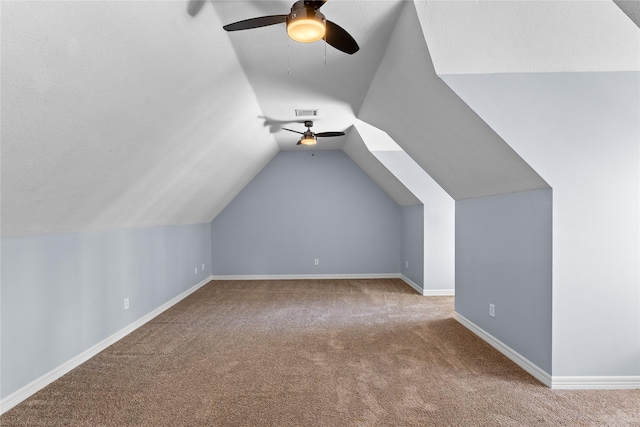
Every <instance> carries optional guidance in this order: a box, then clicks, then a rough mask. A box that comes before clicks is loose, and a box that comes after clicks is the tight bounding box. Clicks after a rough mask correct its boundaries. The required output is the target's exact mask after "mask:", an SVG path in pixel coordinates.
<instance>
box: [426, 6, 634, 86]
mask: <svg viewBox="0 0 640 427" xmlns="http://www.w3.org/2000/svg"><path fill="white" fill-rule="evenodd" d="M634 3H636V5H637V4H640V2H638V1H634ZM415 4H416V9H417V11H418V16H419V18H420V22H421V24H422V29H423V31H424V35H425V39H426V40H427V43H428V45H429V50H430V52H431V58H432V59H433V62H434V65H435V68H436V71H437V73H438V74H480V73H521V72H558V71H636V70H639V69H640V58H639V57H638V47H639V44H640V31H639V29H638V27H637V26H636V25H635V24H634V23H633V21H632V20H630V19H629V17H627V16H626V15H625V13H624V12H623V11H622V10H621V9H620V8H619V7H618V6H616V4H615V3H613V2H612V1H611V0H588V1H585V0H553V1H543V0H540V1H531V0H504V1H417V2H416V3H415ZM623 6H624V7H625V8H627V9H628V10H629V11H632V10H634V7H633V6H632V5H627V4H623Z"/></svg>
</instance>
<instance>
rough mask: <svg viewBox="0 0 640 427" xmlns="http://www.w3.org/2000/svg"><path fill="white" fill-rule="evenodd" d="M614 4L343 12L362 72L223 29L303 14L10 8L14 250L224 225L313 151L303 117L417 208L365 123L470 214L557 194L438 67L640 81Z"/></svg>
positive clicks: (6, 56)
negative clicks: (76, 237) (244, 192)
mask: <svg viewBox="0 0 640 427" xmlns="http://www.w3.org/2000/svg"><path fill="white" fill-rule="evenodd" d="M606 1H607V3H606V4H608V5H609V6H612V7H613V8H611V7H608V6H606V4H605V5H604V6H603V4H596V5H591V4H586V3H589V2H573V3H575V4H568V3H567V4H565V3H566V2H561V3H563V4H561V5H549V4H547V3H554V2H542V1H540V2H539V1H531V2H519V1H518V2H449V1H445V2H435V1H434V2H423V1H418V2H416V5H417V9H416V7H414V4H413V2H411V1H402V0H380V1H377V0H374V1H370V0H348V1H344V0H331V1H329V2H328V3H327V4H326V5H325V6H323V12H324V14H325V15H326V16H327V18H328V19H330V20H332V21H334V22H336V23H337V24H339V25H340V26H342V27H343V28H345V29H346V30H347V31H348V32H350V33H351V34H352V35H353V37H354V38H355V39H356V40H357V41H358V43H359V45H360V47H361V50H360V51H359V52H357V53H356V54H355V55H352V56H350V55H346V54H344V53H341V52H339V51H336V50H335V49H333V48H332V47H330V46H325V45H324V43H323V42H318V43H314V44H310V45H302V44H298V43H295V42H292V41H289V39H288V38H287V36H286V34H285V29H284V26H283V25H280V26H272V27H265V28H261V29H256V30H249V31H239V32H234V33H227V32H225V31H224V30H223V29H222V26H223V25H224V24H227V23H230V22H234V21H237V20H241V19H246V18H251V17H256V16H263V15H268V14H285V13H287V12H288V11H289V9H290V7H291V4H292V3H293V0H292V1H284V0H282V1H217V0H216V1H213V2H207V3H206V4H205V5H204V7H203V8H202V9H201V10H200V11H199V13H198V14H197V15H196V16H195V17H191V16H189V14H188V13H187V7H188V4H189V1H188V0H180V1H153V0H149V1H52V2H47V1H43V2H31V1H16V2H9V1H3V2H2V3H1V5H2V6H1V7H2V10H1V12H2V14H1V24H2V25H1V36H2V40H1V43H2V45H1V52H2V74H1V79H2V86H1V91H2V92H1V95H2V111H1V119H2V158H1V174H2V175H1V190H2V193H1V196H2V206H1V211H2V223H1V226H2V229H1V231H2V236H3V237H7V236H21V235H32V234H43V233H56V232H68V231H87V230H102V229H111V228H125V227H144V226H155V225H171V224H187V223H198V222H208V221H210V220H211V219H213V218H214V217H215V216H216V215H217V214H218V213H219V212H220V211H221V210H222V209H223V208H224V207H225V206H226V205H227V203H228V202H229V201H230V200H231V199H232V198H233V197H234V196H235V195H236V194H237V193H238V192H239V191H240V190H241V189H242V188H243V187H244V185H245V184H246V183H247V182H249V181H250V180H251V179H252V178H253V177H254V176H255V175H256V174H257V173H258V172H259V171H260V169H261V168H262V167H263V166H264V165H265V164H266V163H267V162H268V161H269V160H270V159H271V158H272V157H273V155H274V154H275V153H276V152H277V151H278V150H279V149H280V150H289V149H300V148H301V147H295V142H296V141H297V139H298V137H297V136H296V135H295V134H293V133H289V132H286V131H282V130H280V127H281V126H282V125H284V126H286V127H290V128H294V129H299V130H303V127H302V125H301V124H299V123H295V122H294V123H291V122H292V121H295V120H300V118H296V117H294V115H293V110H294V109H295V108H305V109H307V108H318V109H319V110H320V116H319V117H318V118H317V120H315V126H314V128H313V130H314V131H316V132H322V131H332V130H344V131H346V132H347V136H346V137H342V138H326V139H324V140H322V139H321V140H320V142H319V144H318V145H317V146H316V147H314V148H313V149H335V148H344V150H345V152H347V153H348V154H349V155H351V156H352V157H353V158H354V160H356V162H357V163H358V164H360V165H361V167H363V169H365V171H367V172H368V173H369V174H370V175H371V176H372V177H373V178H374V179H375V180H377V181H378V182H379V184H380V185H381V186H382V187H383V188H384V189H385V190H386V191H387V192H389V194H390V195H391V196H392V197H394V199H396V201H398V203H400V204H411V203H414V202H415V201H416V200H415V199H414V198H413V197H412V195H411V194H408V193H407V192H406V189H403V187H402V186H401V185H397V184H398V183H397V182H392V181H393V179H392V178H391V177H390V175H389V174H388V173H384V172H382V171H380V170H378V169H379V168H377V167H376V166H371V165H370V164H368V163H367V162H369V161H370V160H371V158H368V157H367V156H365V155H364V154H363V153H362V152H361V151H360V148H362V145H358V143H360V142H361V141H360V140H359V138H360V136H359V135H358V134H357V132H356V131H355V130H354V129H353V128H352V126H351V125H352V124H353V123H354V121H355V120H357V119H356V118H362V119H363V120H365V121H368V122H370V123H372V124H374V125H376V126H377V127H379V128H380V129H382V130H384V131H386V132H387V133H388V134H389V135H391V136H392V137H393V138H394V140H395V141H396V142H397V144H398V145H400V146H401V147H402V148H404V149H405V150H406V151H407V153H409V154H410V155H411V156H412V157H413V158H414V159H415V160H416V161H417V162H418V163H419V164H420V165H421V166H422V167H423V168H425V170H426V171H427V172H429V173H430V174H431V176H433V177H434V179H436V181H438V182H439V183H440V184H441V185H442V186H443V187H444V188H445V189H446V190H447V191H448V192H449V194H451V195H452V196H453V197H455V198H465V197H474V196H479V195H483V194H498V193H502V192H509V191H520V190H523V189H529V188H538V187H540V186H546V183H544V181H543V180H541V178H540V177H539V176H538V175H537V174H536V173H535V171H533V170H532V169H531V168H529V167H528V165H526V163H525V162H524V161H523V160H522V159H521V158H520V157H518V155H517V154H516V153H515V152H514V151H513V150H511V149H510V148H509V147H508V146H507V145H506V144H505V143H504V142H503V141H502V140H501V139H500V138H498V137H497V136H496V135H495V133H494V132H493V131H492V130H491V129H490V128H489V127H488V126H487V125H486V124H484V122H482V121H481V120H480V119H479V118H478V117H477V115H476V114H475V113H473V111H472V110H470V109H469V108H468V107H467V106H466V105H465V104H464V103H463V102H462V101H460V100H459V99H458V98H457V97H456V96H455V94H453V92H452V91H451V90H449V89H448V88H447V87H446V86H445V85H444V84H443V83H442V82H441V81H440V80H439V78H438V77H437V75H436V73H435V70H434V68H433V65H432V63H431V56H430V55H429V50H431V51H432V53H433V52H435V53H433V57H434V59H435V61H436V64H437V66H438V67H439V69H440V67H442V68H441V69H442V70H448V71H449V72H456V73H460V72H502V71H507V70H512V68H513V67H516V66H515V65H513V66H512V65H511V64H517V67H516V68H517V70H518V71H519V72H520V71H544V70H549V69H550V68H549V67H550V66H551V65H553V66H554V67H555V68H553V69H554V70H556V71H557V70H565V69H566V70H576V69H585V70H586V69H589V71H593V70H596V69H599V70H608V69H612V68H621V67H629V64H630V61H629V59H628V52H629V51H630V50H629V49H631V50H633V46H634V43H635V40H637V39H634V38H633V37H635V35H636V34H637V27H634V24H633V22H632V21H631V20H630V19H629V18H628V17H627V16H626V15H625V14H624V13H622V11H621V10H620V9H619V8H617V7H616V6H615V4H613V3H612V2H609V1H608V0H606ZM485 3H487V4H485ZM488 3H491V4H488ZM582 3H585V5H582V6H581V4H582ZM598 3H600V2H598ZM516 4H517V5H516ZM554 8H555V9H554ZM627 13H628V12H627ZM541 21H542V23H543V24H544V25H540V24H541ZM589 26H590V28H592V30H593V33H589V32H586V30H585V28H587V27H589ZM630 26H631V27H630ZM496 27H498V28H496ZM633 28H635V30H633ZM633 31H636V32H635V33H634V32H633ZM629 34H632V35H633V37H629ZM425 35H426V42H425ZM526 41H535V42H536V43H531V44H530V45H526V44H524V45H523V43H524V42H526ZM516 42H517V43H516ZM543 42H544V43H543ZM554 42H557V43H558V46H554V45H553V43H554ZM482 43H484V45H483V44H482ZM427 45H428V49H427ZM491 46H493V47H491ZM545 46H546V47H545ZM542 47H545V48H544V49H543V48H542ZM325 49H326V65H325ZM572 49H573V50H575V52H574V51H572ZM568 53H569V54H568ZM547 56H548V57H547ZM540 64H547V65H545V66H542V65H540ZM599 64H600V65H599ZM510 67H512V68H510ZM536 67H538V68H536ZM594 67H596V68H594ZM597 67H600V68H597ZM471 70H473V71H471ZM284 122H287V124H284ZM351 134H354V135H353V136H352V135H351ZM350 138H351V139H350ZM350 140H351V142H349V141H350ZM365 154H366V153H365ZM363 159H365V160H363ZM367 159H368V160H367ZM369 163H370V162H369Z"/></svg>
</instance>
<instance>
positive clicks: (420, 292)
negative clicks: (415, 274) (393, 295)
mask: <svg viewBox="0 0 640 427" xmlns="http://www.w3.org/2000/svg"><path fill="white" fill-rule="evenodd" d="M400 278H401V279H402V281H404V283H406V284H407V285H409V286H411V287H412V288H413V289H415V290H416V291H418V293H419V294H420V295H425V293H424V289H422V287H421V286H420V285H418V284H417V283H416V282H414V281H413V280H411V279H409V278H408V277H407V276H405V275H404V274H400Z"/></svg>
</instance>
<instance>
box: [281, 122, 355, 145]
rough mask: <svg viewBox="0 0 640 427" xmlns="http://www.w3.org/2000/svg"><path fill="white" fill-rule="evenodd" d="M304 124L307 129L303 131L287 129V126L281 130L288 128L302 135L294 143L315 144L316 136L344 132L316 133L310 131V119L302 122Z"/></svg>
mask: <svg viewBox="0 0 640 427" xmlns="http://www.w3.org/2000/svg"><path fill="white" fill-rule="evenodd" d="M304 125H305V126H306V127H307V130H306V131H305V132H300V131H297V130H293V129H287V128H282V129H283V130H288V131H289V132H294V133H299V134H300V135H302V137H300V141H298V143H297V144H296V145H315V144H316V142H318V141H317V140H316V138H317V137H321V138H325V137H328V136H344V134H345V133H344V132H318V133H313V132H311V127H312V126H313V122H312V121H311V120H307V121H305V122H304Z"/></svg>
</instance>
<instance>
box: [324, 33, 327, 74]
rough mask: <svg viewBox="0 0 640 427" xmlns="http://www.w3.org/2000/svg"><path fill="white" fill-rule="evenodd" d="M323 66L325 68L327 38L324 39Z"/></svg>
mask: <svg viewBox="0 0 640 427" xmlns="http://www.w3.org/2000/svg"><path fill="white" fill-rule="evenodd" d="M324 66H325V67H326V66H327V36H326V35H325V37H324Z"/></svg>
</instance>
